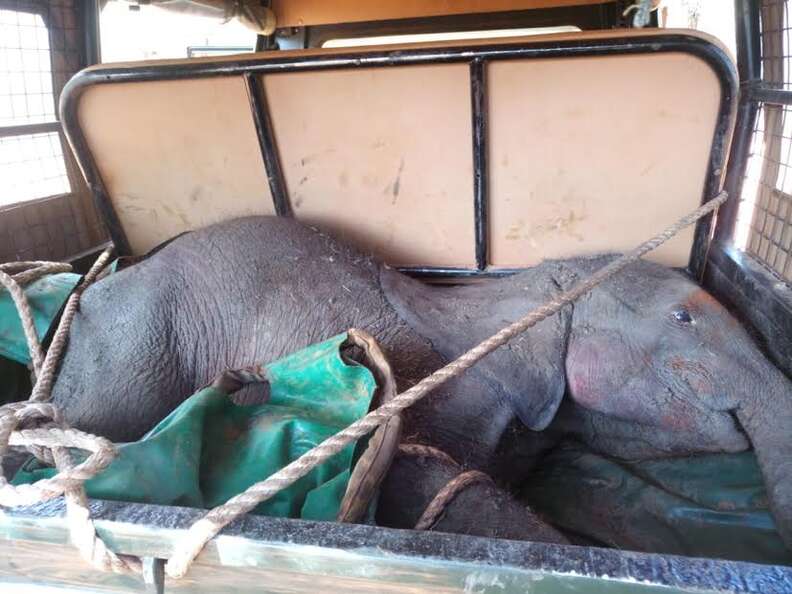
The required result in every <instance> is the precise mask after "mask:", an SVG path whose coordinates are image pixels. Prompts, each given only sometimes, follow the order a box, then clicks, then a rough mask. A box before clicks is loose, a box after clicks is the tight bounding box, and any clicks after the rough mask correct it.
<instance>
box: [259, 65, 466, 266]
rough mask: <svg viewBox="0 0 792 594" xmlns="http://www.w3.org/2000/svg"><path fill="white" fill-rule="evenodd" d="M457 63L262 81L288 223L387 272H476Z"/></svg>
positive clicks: (461, 76) (462, 78)
mask: <svg viewBox="0 0 792 594" xmlns="http://www.w3.org/2000/svg"><path fill="white" fill-rule="evenodd" d="M468 72H469V70H468V66H467V65H466V64H454V65H431V66H409V67H402V68H379V69H373V68H372V69H365V70H355V71H350V70H337V71H327V72H301V73H288V74H277V75H269V76H266V77H265V79H264V81H265V83H264V87H265V92H266V94H267V101H268V105H269V107H270V113H271V114H272V120H273V124H274V130H275V137H276V141H277V143H278V149H279V151H280V155H281V166H282V168H283V172H284V175H285V177H286V186H287V189H288V192H289V195H290V196H291V203H292V207H293V209H294V212H295V215H296V216H297V217H298V218H299V219H301V220H303V221H306V222H308V223H312V224H316V225H319V226H321V227H323V228H325V229H330V230H332V231H334V232H335V233H336V234H337V235H339V236H341V237H343V238H344V239H346V240H348V241H351V242H352V243H355V244H357V245H360V246H362V247H365V248H368V249H370V250H372V251H373V252H374V253H376V254H378V255H380V256H382V257H384V258H386V259H387V261H388V262H390V263H391V264H395V265H433V266H467V267H470V266H474V265H475V257H474V243H475V239H474V233H473V175H472V170H473V165H472V161H473V156H472V149H471V144H470V143H471V115H470V83H469V78H468Z"/></svg>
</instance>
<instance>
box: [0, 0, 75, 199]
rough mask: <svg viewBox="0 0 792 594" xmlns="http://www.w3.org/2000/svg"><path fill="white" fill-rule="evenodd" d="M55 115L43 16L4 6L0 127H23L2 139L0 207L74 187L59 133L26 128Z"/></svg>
mask: <svg viewBox="0 0 792 594" xmlns="http://www.w3.org/2000/svg"><path fill="white" fill-rule="evenodd" d="M55 120H56V117H55V95H54V93H53V73H52V58H51V52H50V35H49V30H48V28H47V26H46V24H45V21H44V17H43V16H42V14H40V13H37V12H31V11H29V10H11V9H8V8H6V7H5V6H3V7H0V127H3V126H15V127H18V131H19V133H18V134H16V135H14V136H5V137H3V138H0V206H2V205H8V204H15V203H18V202H22V201H25V200H31V199H35V198H44V197H47V196H54V195H57V194H64V193H66V192H69V191H70V189H71V188H70V184H69V179H68V175H67V173H66V166H65V162H64V158H63V147H62V145H61V140H60V137H59V135H58V134H57V133H54V132H53V133H47V134H31V133H28V134H26V133H25V132H26V130H25V128H24V126H25V125H28V124H42V123H47V122H54V121H55ZM31 132H33V131H32V130H31Z"/></svg>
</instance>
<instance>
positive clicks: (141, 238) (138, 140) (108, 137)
mask: <svg viewBox="0 0 792 594" xmlns="http://www.w3.org/2000/svg"><path fill="white" fill-rule="evenodd" d="M79 118H80V125H81V127H82V129H83V131H84V133H85V137H86V140H87V141H88V144H89V146H90V148H91V152H92V153H93V156H94V159H95V160H96V163H97V166H98V168H99V171H100V173H101V175H102V179H103V180H104V183H105V185H106V186H107V189H108V193H109V195H110V196H111V197H112V200H113V204H114V206H115V208H116V211H117V212H118V216H119V218H120V219H121V222H122V224H123V226H124V229H125V231H126V233H127V236H128V238H129V241H130V244H131V246H132V250H133V252H134V253H136V254H141V253H145V252H146V251H148V250H149V249H151V248H152V247H154V246H156V245H157V244H159V243H160V242H162V241H164V240H166V239H169V238H170V237H173V236H174V235H177V234H178V233H181V232H183V231H186V230H189V229H194V228H197V227H203V226H206V225H210V224H212V223H216V222H218V221H222V220H226V219H229V218H233V217H237V216H243V215H248V214H272V213H273V212H274V209H273V206H272V198H271V196H270V191H269V185H268V182H267V175H266V172H265V170H264V163H263V160H262V157H261V151H260V149H259V145H258V140H257V137H256V132H255V129H254V127H253V118H252V116H251V112H250V107H249V104H248V99H247V95H246V91H245V86H244V82H243V80H242V78H241V77H235V78H210V79H200V80H180V81H161V82H146V83H122V84H113V85H98V86H94V87H91V88H89V89H87V90H86V92H85V93H84V95H83V96H82V98H81V100H80V108H79Z"/></svg>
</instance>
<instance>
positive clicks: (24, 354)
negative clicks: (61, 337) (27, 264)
mask: <svg viewBox="0 0 792 594" xmlns="http://www.w3.org/2000/svg"><path fill="white" fill-rule="evenodd" d="M79 281H80V275H79V274H72V273H71V272H63V273H60V274H50V275H48V276H45V277H42V278H40V279H38V280H35V281H33V282H32V283H30V284H29V285H27V286H26V287H25V295H27V298H28V303H30V309H31V310H32V311H33V323H34V325H35V327H36V334H37V335H38V337H39V340H44V337H45V336H46V335H47V332H48V331H49V329H50V325H52V322H53V321H54V320H55V318H56V317H57V315H58V312H60V310H61V307H63V304H64V303H65V302H66V299H68V297H69V295H70V294H71V292H72V290H73V289H74V287H75V286H77V283H78V282H79ZM0 357H6V358H8V359H11V360H12V361H17V362H19V363H22V364H23V365H27V364H28V363H30V353H29V351H28V345H27V340H26V339H25V334H24V332H23V331H22V322H21V321H20V319H19V314H18V313H17V309H16V304H15V303H14V300H13V299H12V298H11V295H10V294H9V292H8V291H6V290H5V289H0Z"/></svg>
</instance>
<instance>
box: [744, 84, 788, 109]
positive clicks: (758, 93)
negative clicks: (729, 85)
mask: <svg viewBox="0 0 792 594" xmlns="http://www.w3.org/2000/svg"><path fill="white" fill-rule="evenodd" d="M745 92H746V94H747V96H748V99H750V100H751V101H757V102H763V103H772V104H774V105H792V91H784V90H782V89H773V88H770V87H767V86H765V85H764V84H763V83H757V84H752V85H749V86H747V87H746V88H745Z"/></svg>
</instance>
